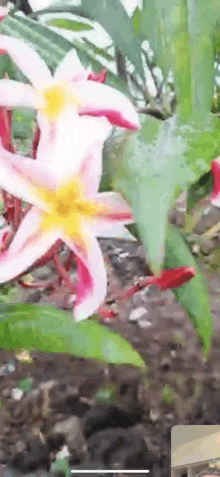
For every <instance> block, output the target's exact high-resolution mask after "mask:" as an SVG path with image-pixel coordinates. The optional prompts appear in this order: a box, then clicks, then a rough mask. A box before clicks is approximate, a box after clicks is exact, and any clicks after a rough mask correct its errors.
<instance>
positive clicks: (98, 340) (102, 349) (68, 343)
mask: <svg viewBox="0 0 220 477" xmlns="http://www.w3.org/2000/svg"><path fill="white" fill-rule="evenodd" d="M0 347H2V348H4V349H7V350H17V349H20V348H25V349H35V348H36V349H38V350H39V351H42V352H49V353H69V354H72V355H74V356H81V357H84V358H87V359H98V360H102V361H106V362H107V363H117V364H122V363H132V364H133V365H134V366H141V367H143V366H144V362H143V360H142V358H141V357H140V356H139V354H138V353H137V352H136V351H135V350H134V349H132V347H131V345H130V344H129V343H128V342H127V341H125V340H124V339H123V338H121V337H120V336H119V335H117V334H116V333H112V332H111V331H109V330H108V329H107V328H106V327H104V326H101V325H99V324H97V323H94V322H93V321H91V320H86V321H83V322H79V323H76V322H73V319H72V315H71V313H69V312H68V313H67V312H63V311H61V310H57V309H56V308H53V307H51V306H35V305H29V304H16V305H0Z"/></svg>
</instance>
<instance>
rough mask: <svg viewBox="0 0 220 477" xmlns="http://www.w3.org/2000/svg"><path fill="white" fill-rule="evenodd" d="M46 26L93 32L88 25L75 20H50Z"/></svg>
mask: <svg viewBox="0 0 220 477" xmlns="http://www.w3.org/2000/svg"><path fill="white" fill-rule="evenodd" d="M46 23H47V25H49V26H54V27H58V28H65V29H66V30H72V31H86V30H88V31H89V30H93V26H91V25H89V24H88V23H82V22H77V21H75V20H69V19H67V18H52V19H51V20H48V21H47V22H46Z"/></svg>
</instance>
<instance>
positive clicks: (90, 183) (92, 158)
mask: <svg viewBox="0 0 220 477" xmlns="http://www.w3.org/2000/svg"><path fill="white" fill-rule="evenodd" d="M81 119H86V118H81ZM91 119H92V118H87V120H90V121H91ZM92 121H95V122H93V126H94V127H95V129H96V132H100V135H99V139H98V140H97V141H96V142H94V144H93V145H91V147H90V148H89V153H88V154H87V156H86V157H85V159H84V161H83V163H82V166H81V169H80V170H79V172H78V175H79V177H80V178H81V180H82V181H83V182H85V184H86V192H87V195H90V194H96V193H97V191H98V189H99V185H100V181H101V176H102V150H103V144H104V141H105V140H106V139H107V137H108V136H109V134H110V132H111V129H112V126H111V125H110V123H109V122H108V120H107V119H106V118H93V119H92ZM87 122H88V121H87ZM92 137H93V138H94V139H95V136H94V135H92Z"/></svg>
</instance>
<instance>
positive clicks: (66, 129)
mask: <svg viewBox="0 0 220 477" xmlns="http://www.w3.org/2000/svg"><path fill="white" fill-rule="evenodd" d="M103 119H104V118H97V119H95V120H94V119H93V118H87V117H79V116H78V115H77V114H76V113H75V112H73V111H68V112H66V113H65V114H63V115H62V117H60V119H59V121H57V123H56V125H49V123H48V124H46V122H45V120H44V118H42V117H40V122H39V125H40V128H41V131H42V134H41V137H40V141H39V145H38V150H37V161H40V162H41V163H42V162H43V163H45V161H47V164H51V166H52V167H53V170H54V174H56V176H57V178H58V180H59V181H60V182H62V180H63V179H64V178H65V177H68V176H70V175H74V174H76V173H78V172H79V171H80V170H81V169H83V171H84V172H82V174H83V175H84V179H86V177H87V176H88V181H89V180H90V173H91V170H92V165H91V167H90V168H89V169H88V173H87V175H86V171H85V168H83V164H84V161H86V162H87V163H89V162H90V159H91V161H92V164H93V165H94V176H97V174H100V164H99V165H97V171H96V160H98V161H99V163H101V156H100V155H99V156H97V155H92V156H91V152H90V151H91V149H92V148H93V147H94V145H95V144H97V145H100V147H101V145H103V143H104V140H105V139H106V137H107V135H108V134H109V132H110V130H111V126H110V125H109V122H108V121H107V120H103ZM50 128H51V129H50ZM88 156H90V159H88ZM93 159H94V161H93ZM97 182H99V181H97V180H96V183H97ZM96 190H97V189H96Z"/></svg>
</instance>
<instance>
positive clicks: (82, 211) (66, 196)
mask: <svg viewBox="0 0 220 477" xmlns="http://www.w3.org/2000/svg"><path fill="white" fill-rule="evenodd" d="M38 193H39V194H38V195H40V197H41V198H42V199H43V201H44V202H46V203H47V205H48V209H49V210H50V211H49V212H45V213H44V215H43V218H42V221H41V229H42V231H45V230H48V229H50V228H54V227H56V228H59V227H60V228H61V229H62V230H63V232H64V233H65V234H66V235H67V236H69V237H71V238H72V239H73V240H75V241H76V242H77V243H78V244H79V245H82V243H83V241H85V236H84V233H83V222H84V223H85V220H90V219H91V218H92V217H95V216H100V215H102V214H103V213H105V212H106V209H105V210H104V209H103V206H102V205H99V204H97V203H96V202H95V201H92V200H88V199H86V197H85V195H84V188H83V183H82V182H81V181H80V180H79V179H78V178H77V179H76V180H74V181H71V182H69V183H67V184H64V185H62V186H60V187H59V188H58V189H56V190H54V191H48V190H46V189H43V188H42V189H39V190H38Z"/></svg>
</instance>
